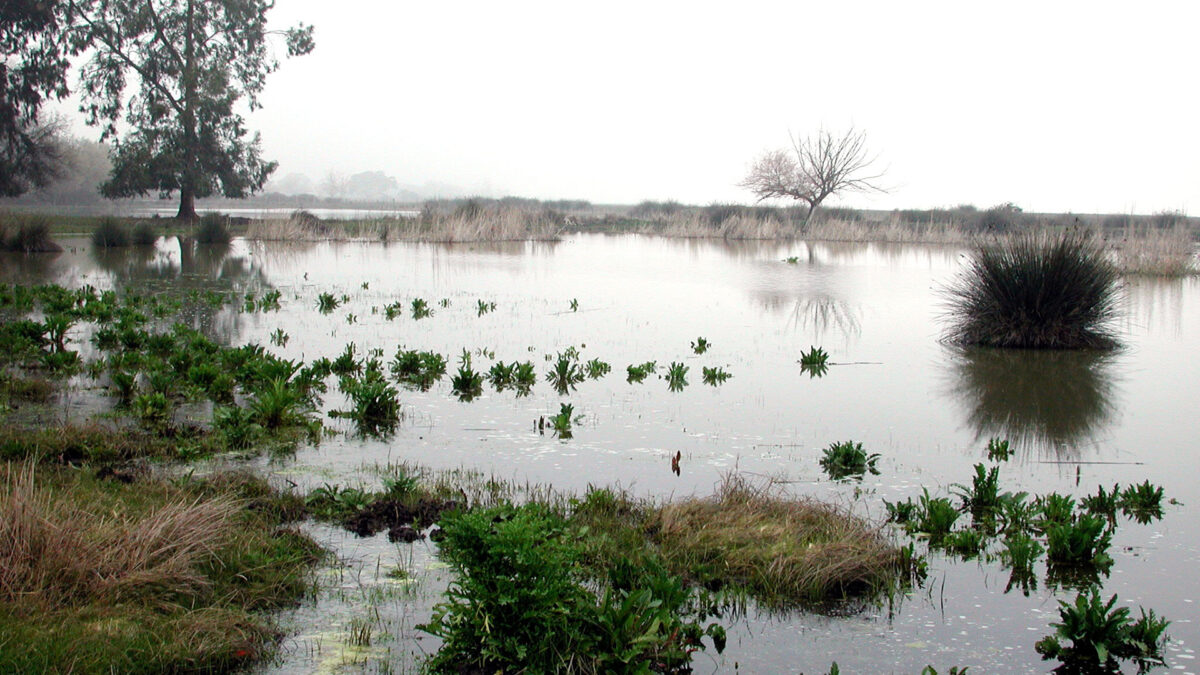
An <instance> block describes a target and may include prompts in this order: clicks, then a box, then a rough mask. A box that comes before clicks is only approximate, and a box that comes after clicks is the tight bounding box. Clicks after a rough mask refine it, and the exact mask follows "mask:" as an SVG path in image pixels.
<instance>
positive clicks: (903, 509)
mask: <svg viewBox="0 0 1200 675" xmlns="http://www.w3.org/2000/svg"><path fill="white" fill-rule="evenodd" d="M883 507H884V509H886V510H887V514H888V517H887V519H888V522H889V523H897V524H900V525H904V524H905V523H908V522H910V521H912V519H913V518H914V517H915V516H916V515H917V503H916V502H914V501H913V500H912V497H909V498H908V499H905V500H904V501H902V502H899V501H898V502H889V501H888V500H886V499H885V500H883Z"/></svg>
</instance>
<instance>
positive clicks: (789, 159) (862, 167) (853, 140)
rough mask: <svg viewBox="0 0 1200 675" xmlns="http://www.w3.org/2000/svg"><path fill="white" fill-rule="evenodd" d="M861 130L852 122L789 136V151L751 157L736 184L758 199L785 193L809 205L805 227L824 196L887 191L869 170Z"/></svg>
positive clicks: (823, 199) (775, 196) (876, 176)
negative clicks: (835, 129) (839, 128)
mask: <svg viewBox="0 0 1200 675" xmlns="http://www.w3.org/2000/svg"><path fill="white" fill-rule="evenodd" d="M874 162H875V158H874V157H872V156H870V155H868V154H867V136H866V133H865V132H862V131H856V130H855V129H854V128H853V127H851V128H850V129H849V130H847V131H846V133H844V134H840V135H834V134H833V133H832V132H830V131H828V130H826V129H821V130H820V131H818V132H817V134H816V135H814V136H806V137H804V138H798V137H796V136H792V151H791V152H788V151H787V150H772V151H770V152H767V153H764V154H763V155H762V156H761V157H759V158H758V159H756V160H755V161H754V164H753V165H751V167H750V172H749V173H748V174H747V175H746V178H745V180H743V181H742V182H741V183H739V185H740V186H741V187H744V188H746V189H748V190H750V191H751V192H753V193H754V194H755V195H756V196H757V197H758V199H759V201H762V200H764V199H774V198H779V197H787V198H791V199H796V200H799V201H802V202H805V203H806V204H808V214H807V215H805V217H804V226H805V227H807V226H808V223H809V221H810V220H812V216H813V213H814V212H816V210H817V207H818V206H820V205H821V202H823V201H825V198H826V197H829V196H830V195H833V194H837V193H839V192H848V191H849V192H885V191H886V190H884V189H883V188H882V187H880V186H879V185H878V183H876V181H878V180H879V179H880V178H882V177H883V174H882V172H878V173H874V172H872V169H871V165H872V164H874Z"/></svg>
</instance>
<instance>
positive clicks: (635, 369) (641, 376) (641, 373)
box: [625, 361, 655, 384]
mask: <svg viewBox="0 0 1200 675" xmlns="http://www.w3.org/2000/svg"><path fill="white" fill-rule="evenodd" d="M654 368H655V363H654V362H653V361H646V362H645V363H643V364H641V365H629V366H627V367H626V368H625V372H626V373H627V376H626V378H625V381H627V382H629V383H630V384H633V383H634V382H641V381H643V380H645V379H646V376H647V375H650V374H651V373H653V372H654Z"/></svg>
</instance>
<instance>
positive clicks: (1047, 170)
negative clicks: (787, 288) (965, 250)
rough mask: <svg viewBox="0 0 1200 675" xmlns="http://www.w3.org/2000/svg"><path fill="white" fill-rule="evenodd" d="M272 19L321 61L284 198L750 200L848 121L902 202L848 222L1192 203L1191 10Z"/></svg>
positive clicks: (1078, 6)
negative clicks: (766, 179)
mask: <svg viewBox="0 0 1200 675" xmlns="http://www.w3.org/2000/svg"><path fill="white" fill-rule="evenodd" d="M271 16H272V21H273V23H275V25H277V26H278V27H279V28H283V27H286V26H288V25H291V24H294V23H295V22H297V21H304V22H306V23H311V24H314V25H315V27H316V43H317V47H316V50H315V51H314V52H313V53H312V54H310V55H308V56H305V57H301V58H297V59H291V60H287V61H284V62H283V63H282V65H281V67H280V69H279V71H278V72H276V73H274V74H273V75H271V76H270V78H269V80H268V83H267V88H266V91H265V92H264V94H263V96H262V101H261V102H262V104H263V108H262V109H261V110H258V111H255V112H253V113H251V114H250V115H249V116H248V120H249V125H250V127H251V128H253V129H256V130H258V131H260V132H261V133H262V139H263V146H264V154H265V156H266V157H269V158H272V159H275V160H277V161H278V162H279V169H278V171H277V172H276V174H275V180H276V183H275V185H276V186H279V185H280V184H281V183H282V181H283V179H284V178H286V177H287V176H288V174H295V176H296V177H295V180H296V181H300V182H301V183H302V182H303V180H305V179H307V180H308V181H309V183H310V184H311V185H312V186H313V187H315V188H317V189H318V191H319V190H320V188H321V186H322V184H323V183H324V182H325V181H327V180H329V179H331V178H333V179H337V180H343V181H344V180H346V179H348V178H349V177H351V176H353V175H355V174H360V173H364V172H382V174H383V175H384V176H385V177H386V178H390V179H394V180H395V181H396V189H397V194H404V193H406V192H407V193H411V194H417V195H419V196H420V197H430V196H438V194H443V195H445V196H452V195H454V194H472V193H477V194H484V195H491V196H501V195H506V194H513V195H521V196H527V197H538V198H546V199H556V198H581V199H588V200H591V201H593V202H597V203H631V202H637V201H640V200H643V199H658V200H662V199H676V200H681V201H685V202H690V203H699V204H706V203H710V202H717V201H722V202H724V201H733V202H749V201H751V200H752V199H753V196H752V195H751V194H750V193H748V192H747V191H745V190H743V189H741V188H739V187H738V186H737V183H738V182H739V180H740V179H741V178H742V176H743V175H744V173H745V171H746V168H747V165H748V164H749V163H750V161H751V160H752V159H753V158H754V157H755V156H756V155H758V154H759V153H761V152H762V151H764V150H768V149H773V148H777V147H783V146H786V145H787V144H788V142H789V133H794V134H798V135H805V134H808V133H812V132H815V131H817V130H818V129H820V128H821V127H822V126H824V127H826V128H829V129H835V130H840V129H846V128H848V127H850V126H853V127H855V128H857V129H860V130H864V131H865V132H866V133H867V139H868V144H869V146H870V148H871V149H872V151H873V153H875V154H877V155H878V166H879V167H880V168H882V169H885V170H886V177H885V179H884V183H885V184H886V185H887V186H888V187H889V188H890V189H889V191H888V192H887V193H886V194H879V195H847V196H844V197H842V198H840V201H838V202H836V203H840V204H842V205H848V206H855V207H860V208H904V207H931V206H950V205H955V204H960V203H973V204H976V205H978V206H981V207H986V206H990V205H992V204H996V203H1000V202H1007V201H1011V202H1014V203H1016V204H1018V205H1020V206H1021V207H1023V208H1024V209H1025V210H1027V211H1075V212H1140V213H1149V212H1155V211H1162V210H1184V211H1189V210H1190V211H1196V210H1198V208H1200V164H1198V163H1200V159H1198V158H1197V152H1196V150H1197V149H1198V148H1200V131H1198V127H1197V125H1196V124H1195V123H1194V119H1193V118H1194V110H1195V109H1196V105H1195V104H1196V102H1197V94H1196V84H1195V78H1194V77H1193V73H1194V65H1195V55H1194V53H1193V51H1192V49H1191V47H1190V44H1191V43H1192V35H1191V32H1192V31H1194V28H1195V26H1196V25H1200V22H1198V21H1197V19H1198V18H1200V8H1198V6H1196V5H1194V4H1192V3H1184V2H1162V3H1154V4H1152V5H1151V4H1140V5H1138V6H1136V9H1135V8H1134V6H1132V5H1128V4H1117V3H1103V2H1099V3H1098V2H1089V3H1083V2H1062V3H1054V4H1053V6H1048V5H1047V4H1046V3H1040V2H1006V3H1003V4H995V5H993V6H992V8H984V7H983V6H982V4H981V3H958V2H915V3H895V2H883V1H880V2H868V1H858V2H836V3H834V2H828V3H819V4H818V3H811V2H778V3H776V2H747V3H738V4H737V5H736V7H735V6H734V5H732V4H727V3H721V4H716V5H705V4H700V3H653V4H650V3H634V2H605V3H589V4H586V5H585V4H583V3H563V2H507V3H492V2H488V3H484V2H479V3H475V2H461V3H441V2H424V3H414V2H399V1H397V0H351V1H349V2H341V3H329V2H320V1H317V0H278V2H277V4H276V7H275V9H274V10H273V13H272V15H271ZM279 51H280V55H281V56H282V47H280V48H279ZM86 133H87V134H88V135H89V136H90V137H93V138H94V137H95V136H97V135H98V134H97V133H96V131H95V130H86ZM834 203H835V202H834V201H832V200H831V202H830V204H831V205H832V204H834Z"/></svg>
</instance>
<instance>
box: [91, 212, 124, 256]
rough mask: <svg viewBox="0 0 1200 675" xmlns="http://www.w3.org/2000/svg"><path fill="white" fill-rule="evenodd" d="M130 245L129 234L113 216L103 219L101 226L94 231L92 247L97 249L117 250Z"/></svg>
mask: <svg viewBox="0 0 1200 675" xmlns="http://www.w3.org/2000/svg"><path fill="white" fill-rule="evenodd" d="M128 245H129V232H127V231H126V230H125V228H124V226H122V225H121V223H120V222H119V221H118V220H117V219H116V218H113V217H111V216H109V217H106V218H102V219H101V220H100V224H99V225H97V226H96V229H95V230H94V231H92V246H95V247H96V248H116V247H121V246H128Z"/></svg>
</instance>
